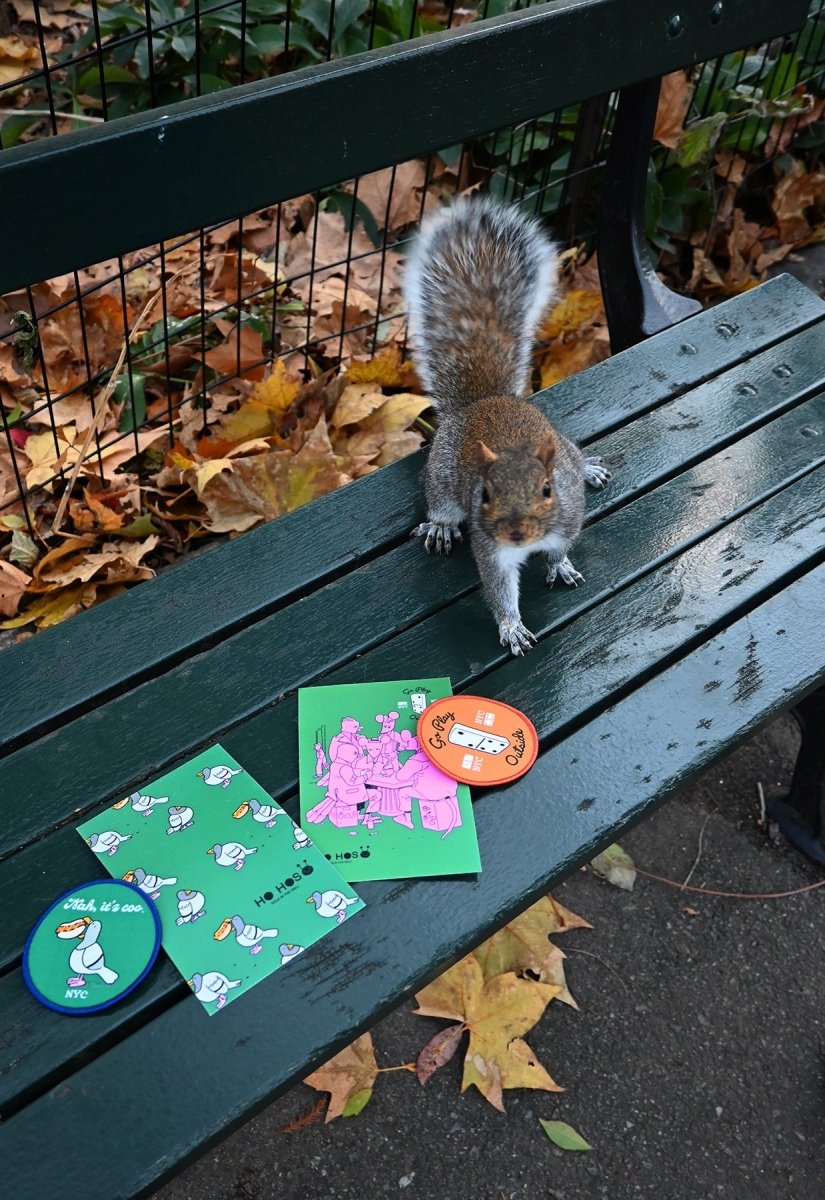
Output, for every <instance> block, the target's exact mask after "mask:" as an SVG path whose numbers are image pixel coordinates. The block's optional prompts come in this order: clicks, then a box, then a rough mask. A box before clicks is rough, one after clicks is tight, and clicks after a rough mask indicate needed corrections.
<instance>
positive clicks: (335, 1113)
mask: <svg viewBox="0 0 825 1200" xmlns="http://www.w3.org/2000/svg"><path fill="white" fill-rule="evenodd" d="M377 1074H378V1063H377V1062H376V1061H375V1051H374V1049H373V1045H372V1038H371V1036H370V1035H369V1034H368V1033H364V1034H362V1035H361V1037H359V1038H357V1039H356V1040H355V1041H354V1042H353V1043H352V1044H351V1045H350V1046H347V1047H346V1048H345V1049H344V1050H341V1052H340V1053H339V1054H336V1055H335V1058H331V1059H330V1060H329V1062H328V1063H325V1064H324V1066H323V1067H319V1069H318V1070H317V1071H313V1072H312V1074H311V1075H308V1076H307V1078H306V1079H305V1080H304V1083H307V1084H309V1086H310V1087H312V1088H315V1090H316V1091H318V1092H329V1108H328V1109H327V1115H326V1118H325V1120H326V1121H327V1122H329V1121H334V1120H335V1118H336V1117H341V1116H344V1117H346V1116H348V1115H354V1113H348V1112H347V1108H348V1106H352V1105H353V1103H354V1102H355V1104H356V1106H357V1107H356V1111H357V1112H360V1111H361V1109H362V1108H363V1107H364V1104H365V1103H366V1100H368V1099H369V1096H370V1095H372V1088H373V1084H374V1083H375V1077H376V1076H377ZM364 1092H367V1093H369V1095H368V1096H367V1097H366V1100H365V1099H364V1098H363V1096H362V1095H361V1093H364Z"/></svg>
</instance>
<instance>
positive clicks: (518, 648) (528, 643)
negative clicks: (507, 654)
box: [498, 621, 536, 658]
mask: <svg viewBox="0 0 825 1200" xmlns="http://www.w3.org/2000/svg"><path fill="white" fill-rule="evenodd" d="M498 635H499V641H500V642H501V644H502V646H509V648H510V650H511V651H512V652H513V654H515V656H516V657H517V658H518V656H519V655H521V654H525V653H526V652H527V651H528V650H532V649H533V646H534V645H535V642H536V637H535V634H533V633H531V632H530V630H529V629H527V627H526V626H525V625H524V623H523V622H522V621H501V622H500V624H499V627H498Z"/></svg>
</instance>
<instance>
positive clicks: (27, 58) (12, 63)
mask: <svg viewBox="0 0 825 1200" xmlns="http://www.w3.org/2000/svg"><path fill="white" fill-rule="evenodd" d="M38 66H42V63H41V61H40V53H39V51H38V49H37V47H36V46H29V45H27V44H26V42H24V41H23V40H22V38H19V37H17V35H16V34H11V36H9V37H0V84H3V83H11V82H12V81H13V80H15V79H20V78H21V77H22V76H23V75H28V74H30V72H31V71H35V70H37V67H38Z"/></svg>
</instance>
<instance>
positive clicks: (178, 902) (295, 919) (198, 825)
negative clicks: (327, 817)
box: [77, 745, 364, 1014]
mask: <svg viewBox="0 0 825 1200" xmlns="http://www.w3.org/2000/svg"><path fill="white" fill-rule="evenodd" d="M77 831H78V833H79V834H80V835H81V837H82V838H83V839H84V840H85V841H86V843H87V845H88V846H89V848H90V850H91V851H92V852H93V853H94V854H96V855H97V856H98V857H99V858H100V861H101V863H102V864H103V866H105V868H106V870H107V871H108V872H109V873H110V874H111V875H113V876H114V877H115V878H117V879H121V880H124V881H125V882H126V883H129V884H131V885H132V886H133V887H136V888H138V889H139V890H140V892H141V893H142V894H143V895H145V896H147V897H149V898H150V899H151V900H153V901H154V904H155V906H156V908H157V911H158V912H159V914H160V920H161V926H162V930H163V942H162V944H163V948H164V950H165V951H166V952H167V954H168V955H169V957H170V958H171V959H172V961H173V962H174V963H175V965H176V967H177V968H178V970H180V971H181V972H182V974H183V976H184V978H185V979H186V980H187V982H188V984H189V987H190V988H191V989H192V991H193V993H194V994H195V996H197V998H198V1000H200V1002H201V1003H202V1005H203V1007H204V1008H205V1009H206V1011H207V1012H208V1013H210V1014H213V1013H216V1012H219V1011H220V1010H221V1009H222V1008H223V1007H225V1005H227V1004H228V1003H230V1001H232V1000H235V999H236V998H237V997H238V996H240V995H241V994H242V993H243V992H244V991H246V989H247V988H250V987H252V986H253V985H254V984H255V983H257V982H258V981H259V980H261V979H263V978H264V977H265V976H266V975H269V974H270V973H271V972H272V971H275V970H277V969H278V968H279V967H282V966H284V965H285V964H286V963H288V962H290V961H291V960H292V959H293V958H297V957H298V955H299V954H301V953H302V951H304V950H305V949H306V948H307V946H310V945H312V943H313V942H316V941H318V939H319V938H321V937H323V936H324V934H326V933H330V932H331V931H332V930H334V929H335V928H336V926H338V925H340V924H342V922H344V921H346V920H349V919H350V918H351V917H352V916H353V914H354V913H356V912H358V910H359V909H360V908H363V906H364V905H363V901H362V900H361V899H360V898H359V897H358V896H357V895H356V894H355V892H354V891H353V890H352V888H351V887H350V885H349V884H348V883H347V882H346V881H345V880H344V878H343V877H342V875H341V874H340V873H339V872H338V871H337V870H336V868H335V867H334V866H333V865H332V863H331V862H329V861H328V860H327V858H326V857H325V855H324V854H322V853H321V852H320V850H318V849H317V848H316V846H315V845H314V844H313V840H312V838H311V835H308V834H306V833H305V832H304V831H303V830H302V829H301V828H299V826H297V825H296V824H295V823H294V822H293V821H292V820H291V818H290V817H289V815H288V814H287V813H286V812H285V811H284V810H283V809H282V808H281V807H280V806H279V805H277V804H275V803H274V802H273V800H272V797H271V796H269V795H267V793H266V792H265V791H264V790H263V788H262V787H260V786H259V784H258V783H256V781H255V780H254V779H253V778H252V776H251V775H249V774H248V772H246V771H245V770H244V769H243V767H242V766H241V765H240V763H237V762H236V761H235V759H234V758H232V756H231V755H230V754H228V753H227V752H226V750H224V749H223V748H222V747H221V746H219V745H215V746H212V747H211V749H209V750H205V751H203V752H202V753H201V754H199V755H197V756H196V757H195V758H193V759H191V760H190V761H189V762H186V763H184V764H183V766H180V767H177V768H176V769H175V770H174V771H170V772H169V773H168V774H167V775H163V776H161V778H160V779H156V780H154V781H153V782H151V783H147V784H145V785H144V786H142V787H141V788H140V790H139V791H136V792H132V793H131V795H129V796H124V797H122V798H121V799H119V800H117V801H116V803H115V804H114V805H112V807H111V808H108V809H104V811H103V812H101V813H99V814H98V815H97V816H96V817H93V818H92V819H91V820H90V821H85V822H84V823H83V824H82V825H80V826H78V830H77Z"/></svg>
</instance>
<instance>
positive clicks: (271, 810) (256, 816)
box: [232, 800, 286, 829]
mask: <svg viewBox="0 0 825 1200" xmlns="http://www.w3.org/2000/svg"><path fill="white" fill-rule="evenodd" d="M249 812H251V813H252V820H253V821H258V822H259V823H260V824H261V825H266V827H267V829H271V828H272V826H273V825H274V824H275V820H276V818H277V817H285V816H286V813H285V812H284V810H283V809H282V808H279V807H278V805H277V804H261V802H260V800H244V802H243V804H241V805H240V806H239V807H238V808H237V809H236V810H235V812H233V814H232V816H233V817H234V818H235V820H236V821H238V820H240V818H241V817H245V816H246V814H247V813H249Z"/></svg>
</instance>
